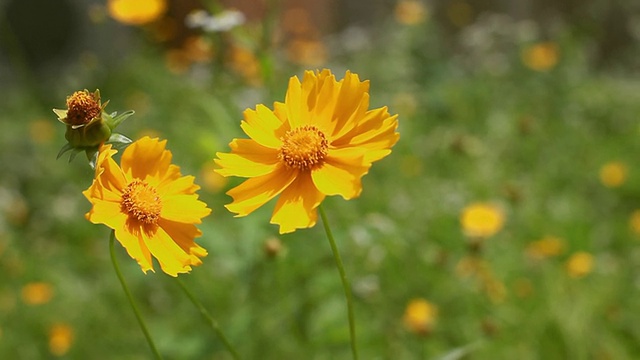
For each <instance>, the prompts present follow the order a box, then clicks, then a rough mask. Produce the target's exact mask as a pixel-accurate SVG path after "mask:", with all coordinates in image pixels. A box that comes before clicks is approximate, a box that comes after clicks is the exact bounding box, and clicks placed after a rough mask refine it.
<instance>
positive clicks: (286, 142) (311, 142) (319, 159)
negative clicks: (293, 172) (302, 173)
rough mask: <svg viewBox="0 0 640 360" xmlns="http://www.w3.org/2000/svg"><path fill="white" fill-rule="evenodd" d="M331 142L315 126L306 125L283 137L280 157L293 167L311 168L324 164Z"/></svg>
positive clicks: (288, 132) (300, 168) (290, 131)
mask: <svg viewBox="0 0 640 360" xmlns="http://www.w3.org/2000/svg"><path fill="white" fill-rule="evenodd" d="M328 148H329V142H328V141H327V138H326V137H325V136H324V134H323V133H322V131H320V130H318V128H316V127H315V126H311V125H305V126H302V127H299V128H296V129H292V130H289V131H287V133H286V134H285V135H284V137H283V138H282V147H280V154H279V158H280V159H281V160H282V161H284V163H285V164H286V165H287V166H288V167H291V168H296V169H299V170H311V169H314V168H318V167H320V166H322V164H323V163H324V158H325V157H326V156H327V150H328Z"/></svg>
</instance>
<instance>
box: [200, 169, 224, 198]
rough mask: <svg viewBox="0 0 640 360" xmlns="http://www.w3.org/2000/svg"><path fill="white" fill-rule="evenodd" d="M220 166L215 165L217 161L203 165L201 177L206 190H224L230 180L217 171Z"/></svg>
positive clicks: (213, 191) (214, 191)
mask: <svg viewBox="0 0 640 360" xmlns="http://www.w3.org/2000/svg"><path fill="white" fill-rule="evenodd" d="M217 168H218V167H217V166H216V165H215V162H213V161H210V162H207V163H205V164H204V165H202V168H201V169H200V178H201V179H202V187H203V188H204V190H206V191H208V192H211V193H216V192H218V191H220V190H222V189H223V188H224V187H225V186H226V185H227V183H228V182H229V180H228V179H227V178H226V177H224V176H222V175H220V174H218V173H217V172H215V170H216V169H217Z"/></svg>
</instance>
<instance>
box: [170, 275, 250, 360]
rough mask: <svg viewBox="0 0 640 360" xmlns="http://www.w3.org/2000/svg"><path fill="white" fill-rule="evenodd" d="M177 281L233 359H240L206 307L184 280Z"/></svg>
mask: <svg viewBox="0 0 640 360" xmlns="http://www.w3.org/2000/svg"><path fill="white" fill-rule="evenodd" d="M176 281H178V284H179V285H180V288H181V289H182V291H184V293H185V294H186V295H187V297H188V298H189V300H191V302H192V303H193V305H194V306H195V307H196V308H197V309H198V310H199V311H200V315H202V317H203V318H204V319H205V321H206V322H208V323H209V325H210V326H211V328H212V329H213V331H214V332H215V333H216V335H217V336H218V338H219V339H220V341H222V343H223V344H224V346H225V347H226V348H227V350H228V351H229V352H230V353H231V356H233V358H234V359H236V360H238V359H240V356H239V355H238V352H237V351H236V349H235V348H234V347H233V345H231V343H230V342H229V340H227V337H226V336H225V335H224V333H223V332H222V329H220V326H218V322H217V321H215V320H214V319H213V317H212V316H211V315H210V314H209V312H208V311H207V309H206V308H205V307H204V305H202V303H201V302H200V301H198V299H196V298H195V296H193V294H192V293H191V291H190V290H189V289H188V288H187V286H186V285H185V284H184V282H183V281H182V279H180V278H179V277H177V278H176Z"/></svg>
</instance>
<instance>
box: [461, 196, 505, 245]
mask: <svg viewBox="0 0 640 360" xmlns="http://www.w3.org/2000/svg"><path fill="white" fill-rule="evenodd" d="M460 223H461V225H462V231H463V232H464V234H465V235H466V236H469V237H474V238H487V237H490V236H493V235H495V234H496V233H497V232H498V231H500V230H501V229H502V227H503V225H504V213H503V212H502V210H501V209H500V208H498V207H497V206H495V205H493V204H489V203H474V204H471V205H469V206H467V207H465V208H464V209H463V210H462V214H461V215H460Z"/></svg>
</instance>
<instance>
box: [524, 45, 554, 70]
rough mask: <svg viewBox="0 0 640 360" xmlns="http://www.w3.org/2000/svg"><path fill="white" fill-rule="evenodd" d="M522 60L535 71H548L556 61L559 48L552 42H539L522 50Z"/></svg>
mask: <svg viewBox="0 0 640 360" xmlns="http://www.w3.org/2000/svg"><path fill="white" fill-rule="evenodd" d="M521 56H522V62H523V63H524V65H525V66H527V67H528V68H530V69H531V70H535V71H548V70H551V69H553V68H554V67H555V66H556V64H557V63H558V58H559V56H560V55H559V49H558V45H556V44H555V43H553V42H541V43H537V44H534V45H531V46H529V47H527V48H525V49H523V50H522V53H521Z"/></svg>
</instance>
